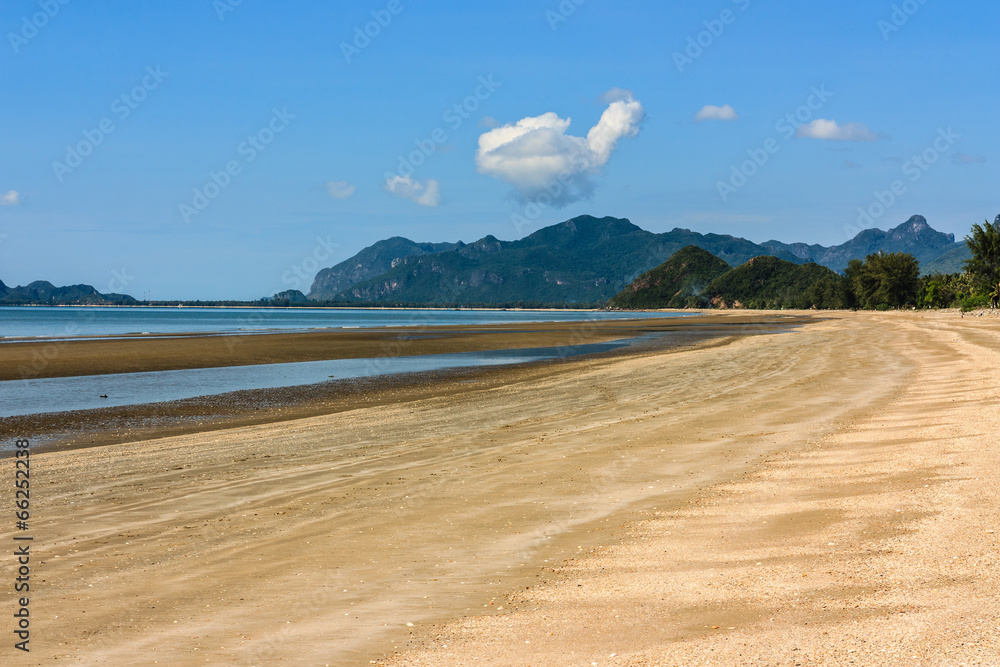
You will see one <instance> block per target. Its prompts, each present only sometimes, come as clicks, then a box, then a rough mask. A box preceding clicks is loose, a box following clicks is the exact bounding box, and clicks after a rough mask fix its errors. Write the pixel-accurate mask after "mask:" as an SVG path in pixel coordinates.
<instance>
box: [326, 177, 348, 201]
mask: <svg viewBox="0 0 1000 667" xmlns="http://www.w3.org/2000/svg"><path fill="white" fill-rule="evenodd" d="M354 190H355V188H354V186H353V185H351V184H350V183H348V182H347V181H327V183H326V191H327V193H328V194H329V195H330V196H331V197H333V198H334V199H350V198H351V196H352V195H354Z"/></svg>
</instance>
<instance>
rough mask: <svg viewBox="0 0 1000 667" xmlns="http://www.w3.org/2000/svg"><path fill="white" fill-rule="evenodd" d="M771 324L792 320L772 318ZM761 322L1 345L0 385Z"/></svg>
mask: <svg viewBox="0 0 1000 667" xmlns="http://www.w3.org/2000/svg"><path fill="white" fill-rule="evenodd" d="M688 314H690V313H688ZM767 319H768V320H770V321H781V320H782V319H788V318H787V317H785V318H782V317H781V316H775V315H771V316H769V317H768V318H767ZM759 321H760V318H759V317H750V316H745V317H736V318H724V319H720V318H719V317H717V316H712V315H708V316H700V317H698V318H691V319H689V318H662V319H661V318H651V319H642V320H592V321H579V322H544V323H518V324H496V325H483V326H431V325H429V324H421V322H420V320H419V318H415V319H414V324H413V326H409V327H385V328H376V329H338V330H329V331H303V332H296V333H270V334H267V333H261V334H244V335H214V336H208V335H196V334H178V335H170V336H120V337H105V338H88V339H81V340H73V339H63V340H53V341H33V340H27V341H21V342H6V343H3V344H0V381H3V380H20V379H28V378H48V377H69V376H76V375H103V374H109V373H138V372H144V371H166V370H179V369H186V368H218V367H222V366H246V365H255V364H279V363H290V362H297V361H320V360H325V359H362V358H371V357H398V356H404V355H420V354H445V353H453V352H480V351H483V350H506V349H514V348H527V347H553V346H562V345H579V344H581V343H600V342H605V341H610V340H617V339H619V338H628V337H631V336H638V335H642V334H644V333H649V332H658V331H690V330H691V329H692V327H693V328H695V329H697V328H711V327H716V326H720V325H721V326H727V327H729V326H736V327H738V326H740V325H741V324H748V323H749V324H757V323H758V322H759Z"/></svg>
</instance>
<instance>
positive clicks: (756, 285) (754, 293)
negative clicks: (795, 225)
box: [702, 256, 845, 308]
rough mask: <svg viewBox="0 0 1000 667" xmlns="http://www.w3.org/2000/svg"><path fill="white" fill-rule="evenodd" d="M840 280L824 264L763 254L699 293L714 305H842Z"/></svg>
mask: <svg viewBox="0 0 1000 667" xmlns="http://www.w3.org/2000/svg"><path fill="white" fill-rule="evenodd" d="M843 284H844V278H843V277H841V276H839V275H838V274H836V273H834V272H833V271H831V270H830V269H828V268H826V267H825V266H820V265H819V264H814V263H809V264H793V263H791V262H786V261H784V260H781V259H778V258H777V257H769V256H763V257H755V258H754V259H751V260H750V261H749V262H747V263H746V264H743V265H741V266H737V267H736V268H734V269H732V270H731V271H727V272H726V273H724V274H722V275H721V276H719V277H718V278H716V279H715V280H713V281H712V282H711V283H709V285H708V286H707V287H706V288H705V290H704V292H702V296H703V297H705V298H706V299H708V301H709V302H710V303H711V304H712V305H713V306H715V307H718V308H812V307H816V308H842V307H844V305H845V304H844V302H843Z"/></svg>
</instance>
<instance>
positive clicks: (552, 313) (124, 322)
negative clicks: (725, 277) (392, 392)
mask: <svg viewBox="0 0 1000 667" xmlns="http://www.w3.org/2000/svg"><path fill="white" fill-rule="evenodd" d="M671 316H676V317H684V316H686V315H685V314H681V313H674V314H666V313H648V312H645V313H639V312H623V311H593V310H471V309H437V308H400V309H388V308H386V309H381V308H379V309H362V308H197V307H190V308H189V307H173V308H142V307H139V308H135V307H85V306H56V307H47V306H37V307H36V306H17V307H10V306H8V307H2V308H0V342H2V341H9V340H10V339H14V338H36V339H37V338H41V339H60V338H69V337H81V336H82V337H92V336H124V335H133V334H148V335H169V334H181V333H200V334H234V333H245V334H251V333H274V332H280V331H304V330H311V329H367V328H375V327H405V326H413V327H419V326H434V325H486V324H516V323H529V322H576V321H592V320H621V319H636V318H647V317H671Z"/></svg>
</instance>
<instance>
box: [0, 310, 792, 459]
mask: <svg viewBox="0 0 1000 667" xmlns="http://www.w3.org/2000/svg"><path fill="white" fill-rule="evenodd" d="M803 321H804V320H802V319H801V318H783V319H776V318H753V319H752V320H748V319H747V318H736V319H735V320H731V321H729V322H728V324H727V328H728V329H731V330H729V331H725V332H720V331H719V330H718V327H719V326H720V323H719V322H708V323H705V322H704V321H702V320H699V321H698V322H690V323H689V324H688V325H686V326H676V324H677V323H676V322H675V321H671V320H665V321H659V320H657V321H655V322H651V323H649V324H648V325H647V324H646V321H641V320H636V321H630V322H629V323H626V325H625V327H624V328H621V325H622V323H620V322H619V323H617V324H618V326H613V324H614V323H610V322H609V323H604V324H606V325H607V326H604V327H602V328H601V330H592V331H587V332H584V334H585V335H584V336H581V334H580V332H579V331H572V330H570V331H569V332H567V331H561V330H558V331H541V332H539V331H528V332H525V331H524V330H523V327H518V328H517V329H513V328H511V327H507V326H506V325H504V327H505V328H504V331H503V332H502V334H501V335H495V334H496V332H493V333H492V334H491V335H490V336H489V337H488V338H486V337H484V338H482V339H480V340H479V341H478V343H479V344H481V345H482V346H483V347H482V349H509V347H510V346H514V347H522V346H524V345H525V344H526V343H530V342H532V341H537V340H538V338H537V336H538V335H539V334H543V335H544V336H545V340H550V338H549V336H555V338H554V339H551V340H555V341H562V342H567V339H566V338H565V335H566V334H567V333H569V334H570V335H571V336H572V338H573V339H572V340H569V341H568V342H570V343H572V344H579V343H581V342H585V343H591V342H603V341H605V340H609V339H613V338H616V337H618V336H620V335H629V336H635V335H641V334H649V333H650V332H651V331H653V332H659V333H660V338H658V339H656V340H648V341H644V342H638V343H635V344H633V345H631V346H628V347H625V348H620V349H617V350H612V351H610V352H602V353H597V354H585V355H578V356H573V357H568V358H557V359H550V360H543V361H533V362H527V363H520V364H511V365H504V366H485V367H458V368H453V369H446V370H441V371H434V372H430V373H401V374H397V373H390V374H385V375H378V376H371V377H364V378H349V379H341V380H332V381H329V382H324V383H321V384H316V385H301V386H291V387H280V388H274V389H256V390H243V391H236V392H230V393H225V394H216V395H210V396H202V397H196V398H191V399H184V400H178V401H171V402H167V403H149V404H137V405H126V406H120V407H112V408H100V409H94V410H80V411H73V412H61V413H42V414H29V415H20V416H12V417H5V418H0V438H7V437H14V436H15V435H16V434H17V433H23V432H30V433H33V434H35V438H36V439H37V440H38V441H40V442H41V443H42V447H43V450H44V451H52V450H72V449H81V448H88V447H100V446H105V445H110V444H118V443H122V442H128V441H131V440H136V439H153V438H161V437H167V436H176V435H183V434H192V433H200V432H207V431H213V430H218V429H222V428H233V427H241V426H253V425H260V424H268V423H276V422H288V421H293V420H296V419H302V418H308V417H316V416H320V415H329V414H334V413H339V412H345V411H349V410H353V409H357V408H370V407H373V406H377V405H390V404H394V403H399V402H405V401H409V400H416V399H417V398H424V397H431V396H435V395H452V394H454V393H456V392H461V391H465V390H467V389H468V387H469V385H470V384H474V385H475V386H478V387H484V388H485V387H495V386H502V385H503V384H506V383H509V382H511V381H513V378H520V379H521V380H522V381H523V379H525V378H529V377H530V378H535V379H538V378H542V377H549V376H551V375H553V374H555V373H558V372H560V366H562V365H564V364H567V363H573V362H574V361H576V360H581V361H583V360H587V359H591V358H610V357H614V356H622V355H638V354H648V353H650V352H651V351H654V350H656V351H673V350H679V349H685V348H692V347H698V346H706V345H713V344H718V343H717V342H716V341H719V340H720V339H725V338H727V337H732V336H737V337H738V336H744V335H753V334H755V332H756V331H757V327H760V326H766V327H768V330H770V328H772V327H789V330H791V328H792V327H795V326H801V324H802V322H803ZM631 324H641V325H643V326H642V329H641V330H639V329H636V328H634V327H632V326H630V325H631ZM448 329H449V331H448V332H446V335H445V336H444V337H443V339H442V341H439V342H438V343H435V348H436V347H437V345H438V344H444V345H449V346H451V345H454V344H455V338H461V337H462V336H464V335H465V334H466V333H467V331H468V329H478V327H449V328H448ZM447 334H451V335H447ZM266 335H269V336H275V338H273V339H271V340H272V341H273V342H274V344H275V345H276V346H279V347H280V346H285V345H287V344H289V343H294V342H295V341H294V338H279V336H281V335H280V334H266ZM324 338H325V337H324ZM354 338H355V337H354V336H352V337H351V341H353V340H354ZM361 338H368V339H374V340H376V341H379V340H382V337H380V336H377V335H376V336H364V335H362V336H361ZM186 342H187V343H189V344H190V345H198V344H200V341H199V339H198V338H197V337H195V338H192V339H190V340H189V341H186ZM261 342H267V341H266V340H262V341H261ZM380 344H385V343H380ZM418 347H419V346H418ZM188 349H190V348H188V347H187V346H181V347H180V349H179V350H178V351H179V352H180V354H185V353H186V352H187V350H188ZM296 351H297V352H298V353H307V351H303V350H302V349H298V350H296ZM327 351H329V349H328V350H327ZM389 351H392V350H389ZM397 351H402V352H407V351H408V350H407V349H405V348H404V349H402V350H397ZM247 352H249V353H253V351H252V350H248V351H247ZM437 352H438V350H436V349H435V350H434V352H430V353H437ZM0 353H2V350H0ZM387 356H388V355H387ZM103 359H104V354H103V353H101V352H98V353H97V354H96V355H95V356H94V357H92V358H91V359H90V361H91V363H93V362H100V363H104V362H103ZM161 361H162V360H161ZM174 369H175V367H171V368H170V370H174ZM57 377H58V376H57ZM10 455H11V452H8V451H4V452H0V458H7V457H9V456H10Z"/></svg>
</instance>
